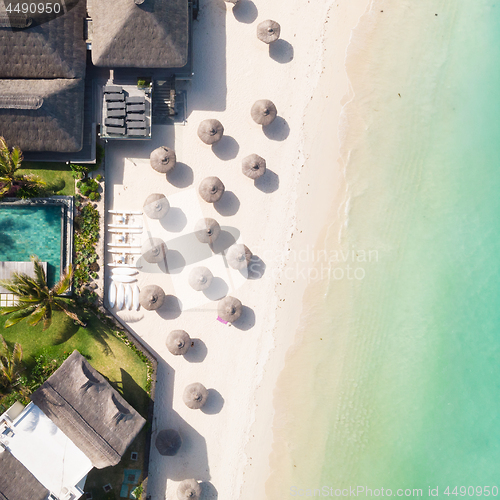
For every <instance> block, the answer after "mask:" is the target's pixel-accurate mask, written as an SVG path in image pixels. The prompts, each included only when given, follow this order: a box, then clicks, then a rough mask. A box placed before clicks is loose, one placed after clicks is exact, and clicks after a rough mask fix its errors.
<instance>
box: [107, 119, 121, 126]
mask: <svg viewBox="0 0 500 500" xmlns="http://www.w3.org/2000/svg"><path fill="white" fill-rule="evenodd" d="M104 125H106V126H107V127H123V126H125V120H124V119H123V118H106V119H105V120H104Z"/></svg>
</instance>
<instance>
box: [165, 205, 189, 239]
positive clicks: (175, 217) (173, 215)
mask: <svg viewBox="0 0 500 500" xmlns="http://www.w3.org/2000/svg"><path fill="white" fill-rule="evenodd" d="M160 224H161V226H162V227H163V229H166V230H167V231H170V232H171V233H180V232H181V231H182V230H183V229H184V228H185V227H186V225H187V217H186V214H185V213H184V211H183V210H182V209H181V208H179V207H170V210H169V211H168V213H167V214H166V215H165V216H164V217H162V218H161V219H160Z"/></svg>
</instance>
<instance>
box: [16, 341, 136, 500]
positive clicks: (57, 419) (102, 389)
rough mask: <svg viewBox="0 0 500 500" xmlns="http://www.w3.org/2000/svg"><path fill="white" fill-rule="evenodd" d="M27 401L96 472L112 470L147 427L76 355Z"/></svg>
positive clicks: (103, 380) (76, 352)
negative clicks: (97, 470)
mask: <svg viewBox="0 0 500 500" xmlns="http://www.w3.org/2000/svg"><path fill="white" fill-rule="evenodd" d="M31 399H32V401H33V402H34V403H35V404H36V405H37V406H38V407H39V408H40V409H41V410H42V411H43V412H44V413H45V415H47V416H48V417H49V418H50V419H51V420H52V422H54V424H56V425H57V427H58V428H59V429H60V430H61V431H62V432H64V434H66V436H68V437H69V438H70V439H71V441H73V443H74V444H75V445H76V446H77V447H78V448H79V449H80V450H81V451H83V453H85V455H86V456H87V457H88V458H89V459H90V460H91V462H92V465H93V466H94V467H97V468H99V469H102V468H104V467H108V466H111V465H116V464H117V463H118V462H119V461H120V460H121V458H122V456H123V454H124V452H125V450H126V449H127V448H128V447H129V445H130V444H131V443H132V441H133V440H134V438H135V437H136V436H137V434H138V433H139V431H140V430H141V429H142V427H143V425H144V423H145V420H144V419H143V418H142V417H141V416H140V415H139V413H137V411H135V410H134V409H133V408H132V407H131V406H130V405H129V404H128V403H127V402H126V401H125V400H124V399H123V398H122V397H121V396H120V395H119V394H118V392H117V391H115V390H114V389H113V388H112V387H111V386H110V385H109V383H108V382H107V381H106V379H105V378H104V377H103V376H102V375H101V374H100V373H99V372H98V371H96V370H95V369H94V368H92V366H90V364H89V363H88V362H87V360H86V359H85V358H84V357H83V356H82V355H81V354H80V353H79V352H78V351H73V353H72V354H71V355H70V356H69V358H68V359H67V360H66V361H65V362H64V363H63V364H62V365H61V367H60V368H59V369H58V370H57V371H56V372H55V373H54V374H53V375H52V376H51V377H50V378H49V379H48V380H47V381H46V382H45V383H44V384H43V385H42V386H41V387H40V388H39V389H37V390H36V391H35V392H34V393H33V394H32V395H31ZM26 498H28V497H26Z"/></svg>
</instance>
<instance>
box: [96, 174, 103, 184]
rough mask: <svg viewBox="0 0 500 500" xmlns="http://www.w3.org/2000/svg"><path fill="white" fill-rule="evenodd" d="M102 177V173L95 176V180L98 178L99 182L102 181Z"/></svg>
mask: <svg viewBox="0 0 500 500" xmlns="http://www.w3.org/2000/svg"><path fill="white" fill-rule="evenodd" d="M102 179H103V177H102V175H101V174H97V175H96V176H95V180H96V181H97V182H101V181H102Z"/></svg>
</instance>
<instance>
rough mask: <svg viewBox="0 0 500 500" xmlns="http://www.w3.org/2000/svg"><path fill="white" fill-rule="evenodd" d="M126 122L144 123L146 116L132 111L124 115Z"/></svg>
mask: <svg viewBox="0 0 500 500" xmlns="http://www.w3.org/2000/svg"><path fill="white" fill-rule="evenodd" d="M125 120H126V121H127V122H143V123H146V117H145V116H144V115H140V114H138V113H132V114H129V115H126V116H125Z"/></svg>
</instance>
